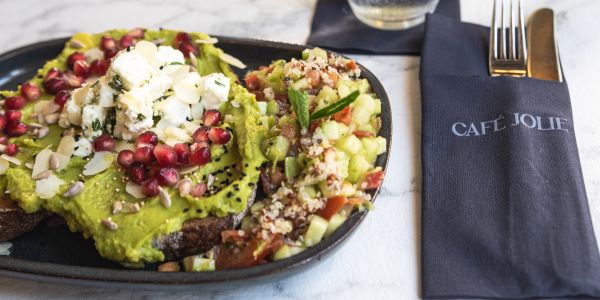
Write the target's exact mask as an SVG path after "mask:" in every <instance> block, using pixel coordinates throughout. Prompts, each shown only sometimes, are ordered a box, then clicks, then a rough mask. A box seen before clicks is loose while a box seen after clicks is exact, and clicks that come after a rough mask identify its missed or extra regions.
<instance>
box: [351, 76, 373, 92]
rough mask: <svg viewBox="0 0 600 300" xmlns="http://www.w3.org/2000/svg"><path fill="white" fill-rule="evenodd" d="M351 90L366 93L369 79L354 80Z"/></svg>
mask: <svg viewBox="0 0 600 300" xmlns="http://www.w3.org/2000/svg"><path fill="white" fill-rule="evenodd" d="M352 90H359V91H360V93H361V94H364V93H367V92H368V91H369V81H368V80H366V79H360V80H357V81H354V82H353V89H352Z"/></svg>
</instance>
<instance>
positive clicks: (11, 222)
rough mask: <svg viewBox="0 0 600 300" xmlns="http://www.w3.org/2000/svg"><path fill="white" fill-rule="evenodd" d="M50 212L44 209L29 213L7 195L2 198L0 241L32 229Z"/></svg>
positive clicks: (0, 200)
mask: <svg viewBox="0 0 600 300" xmlns="http://www.w3.org/2000/svg"><path fill="white" fill-rule="evenodd" d="M48 215H49V214H48V212H46V211H44V210H40V211H38V212H35V213H32V214H28V213H26V212H25V211H23V210H22V209H21V208H20V207H18V206H17V205H16V203H15V202H14V201H12V200H10V199H8V198H6V197H4V198H1V199H0V242H4V241H8V240H12V239H13V238H15V237H17V236H19V235H21V234H23V233H26V232H28V231H31V230H32V229H33V228H35V226H37V225H38V224H39V223H40V222H41V221H42V220H43V219H44V218H45V217H47V216H48Z"/></svg>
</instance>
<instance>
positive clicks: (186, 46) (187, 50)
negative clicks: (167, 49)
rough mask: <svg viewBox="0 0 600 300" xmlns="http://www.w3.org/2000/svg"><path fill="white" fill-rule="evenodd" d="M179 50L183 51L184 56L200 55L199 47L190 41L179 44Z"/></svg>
mask: <svg viewBox="0 0 600 300" xmlns="http://www.w3.org/2000/svg"><path fill="white" fill-rule="evenodd" d="M179 51H181V52H183V56H184V57H190V54H192V55H194V56H196V55H198V48H196V46H194V45H192V43H190V42H183V43H181V45H179Z"/></svg>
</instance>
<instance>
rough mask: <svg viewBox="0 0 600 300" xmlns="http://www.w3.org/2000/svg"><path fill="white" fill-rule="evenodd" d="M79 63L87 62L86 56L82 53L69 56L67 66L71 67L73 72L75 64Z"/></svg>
mask: <svg viewBox="0 0 600 300" xmlns="http://www.w3.org/2000/svg"><path fill="white" fill-rule="evenodd" d="M77 61H85V55H83V53H81V52H74V53H73V54H71V55H69V57H68V58H67V66H69V69H71V70H72V69H73V66H74V65H75V62H77Z"/></svg>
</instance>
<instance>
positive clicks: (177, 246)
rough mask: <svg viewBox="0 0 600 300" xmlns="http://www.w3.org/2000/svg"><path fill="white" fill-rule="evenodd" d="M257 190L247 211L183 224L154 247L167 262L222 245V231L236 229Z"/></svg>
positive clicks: (156, 241) (154, 244) (249, 199)
mask: <svg viewBox="0 0 600 300" xmlns="http://www.w3.org/2000/svg"><path fill="white" fill-rule="evenodd" d="M255 196H256V189H255V190H254V192H253V193H252V195H251V196H250V198H248V204H247V206H246V209H245V210H244V211H242V212H241V213H239V214H236V215H228V216H227V217H223V218H217V217H210V216H209V217H206V218H203V219H193V220H189V221H187V222H185V223H183V225H182V227H181V231H177V232H174V233H171V234H169V235H166V236H162V237H159V238H156V239H154V241H153V243H152V245H153V246H154V247H155V248H157V249H159V250H161V251H162V252H163V253H164V255H165V260H166V261H172V260H179V259H182V258H184V257H186V256H190V255H196V254H201V253H205V252H206V251H208V250H210V249H212V248H213V247H214V246H216V245H218V244H220V243H221V231H223V230H228V229H234V228H235V227H237V225H238V224H239V223H240V222H241V220H242V218H243V217H244V216H245V215H246V213H247V212H248V208H249V207H250V206H251V205H252V203H253V202H254V198H255Z"/></svg>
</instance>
